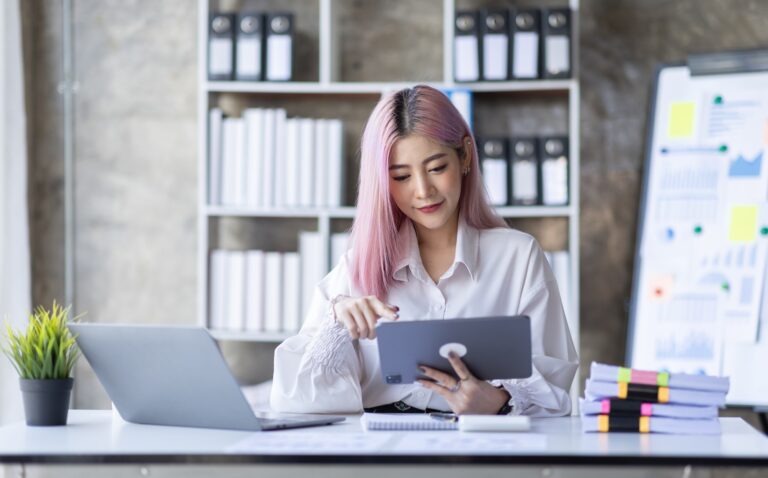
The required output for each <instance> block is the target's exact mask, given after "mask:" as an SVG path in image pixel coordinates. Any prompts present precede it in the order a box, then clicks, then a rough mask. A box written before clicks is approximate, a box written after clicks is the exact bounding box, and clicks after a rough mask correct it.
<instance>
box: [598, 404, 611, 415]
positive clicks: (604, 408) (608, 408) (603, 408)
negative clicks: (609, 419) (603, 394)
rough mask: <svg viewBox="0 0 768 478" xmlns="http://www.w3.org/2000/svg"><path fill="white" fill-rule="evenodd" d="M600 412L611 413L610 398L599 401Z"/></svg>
mask: <svg viewBox="0 0 768 478" xmlns="http://www.w3.org/2000/svg"><path fill="white" fill-rule="evenodd" d="M600 407H601V408H600V413H601V414H602V415H608V414H609V413H611V401H610V400H603V401H602V402H600Z"/></svg>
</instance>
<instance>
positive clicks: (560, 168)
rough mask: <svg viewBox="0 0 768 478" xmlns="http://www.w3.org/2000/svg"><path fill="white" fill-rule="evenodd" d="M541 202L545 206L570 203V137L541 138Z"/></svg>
mask: <svg viewBox="0 0 768 478" xmlns="http://www.w3.org/2000/svg"><path fill="white" fill-rule="evenodd" d="M540 149H541V186H542V188H541V202H542V204H544V205H545V206H565V205H566V204H568V138H567V137H565V136H550V137H545V138H541V145H540Z"/></svg>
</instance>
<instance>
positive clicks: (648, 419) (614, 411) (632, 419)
mask: <svg viewBox="0 0 768 478" xmlns="http://www.w3.org/2000/svg"><path fill="white" fill-rule="evenodd" d="M729 387H730V381H729V379H728V378H727V377H713V376H708V375H687V374H671V373H667V372H650V371H644V370H634V369H630V368H624V367H617V366H614V365H603V364H599V363H595V362H593V363H592V366H591V368H590V378H588V379H587V383H586V386H585V387H584V395H585V398H584V399H582V400H581V401H580V410H581V423H582V430H583V431H584V432H617V431H619V432H622V431H623V432H641V433H675V434H708V435H712V434H719V433H720V422H719V421H718V418H717V409H718V408H719V407H722V406H724V405H725V396H726V395H727V393H728V389H729Z"/></svg>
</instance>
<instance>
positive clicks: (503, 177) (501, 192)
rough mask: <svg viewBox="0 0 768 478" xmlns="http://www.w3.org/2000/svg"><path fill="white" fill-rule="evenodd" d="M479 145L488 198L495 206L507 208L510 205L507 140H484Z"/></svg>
mask: <svg viewBox="0 0 768 478" xmlns="http://www.w3.org/2000/svg"><path fill="white" fill-rule="evenodd" d="M479 144H480V164H481V167H482V169H483V183H485V190H486V191H488V198H489V199H490V201H491V204H493V205H494V206H506V205H507V204H508V203H509V187H508V180H509V160H508V159H507V140H506V139H503V138H494V139H484V140H481V141H480V142H479Z"/></svg>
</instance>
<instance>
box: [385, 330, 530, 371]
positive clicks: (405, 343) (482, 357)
mask: <svg viewBox="0 0 768 478" xmlns="http://www.w3.org/2000/svg"><path fill="white" fill-rule="evenodd" d="M376 336H377V338H378V345H379V359H380V362H381V372H382V376H383V378H384V381H385V382H386V383H390V384H397V383H413V382H414V381H415V380H416V379H418V378H426V377H425V376H424V375H423V374H422V373H421V371H420V370H419V368H418V367H419V365H426V366H429V367H433V368H436V369H440V370H443V371H445V372H448V373H451V374H452V375H454V376H455V373H454V371H453V367H451V364H450V362H448V358H447V357H448V351H449V350H453V351H455V352H456V353H457V354H458V355H459V356H460V357H461V359H462V360H463V361H464V363H465V364H466V365H467V367H468V368H469V370H470V371H471V372H472V374H473V375H474V376H475V377H477V378H479V379H481V380H496V379H510V378H527V377H530V376H531V320H530V318H529V317H527V316H515V317H478V318H469V319H448V320H414V321H407V320H402V319H401V320H398V321H396V322H379V324H378V325H377V326H376Z"/></svg>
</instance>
